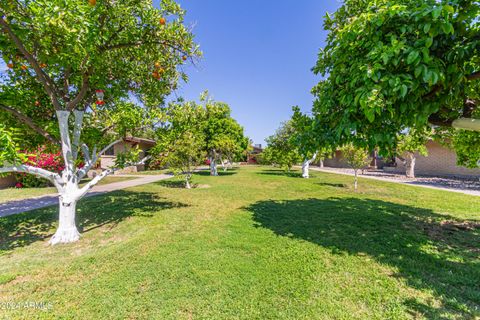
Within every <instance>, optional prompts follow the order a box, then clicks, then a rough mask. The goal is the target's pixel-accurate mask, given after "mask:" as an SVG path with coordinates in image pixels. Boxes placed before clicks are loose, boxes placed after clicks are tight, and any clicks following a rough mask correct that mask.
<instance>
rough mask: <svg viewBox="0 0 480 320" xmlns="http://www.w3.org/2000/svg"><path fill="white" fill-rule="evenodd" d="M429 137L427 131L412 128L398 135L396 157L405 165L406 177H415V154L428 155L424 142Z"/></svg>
mask: <svg viewBox="0 0 480 320" xmlns="http://www.w3.org/2000/svg"><path fill="white" fill-rule="evenodd" d="M429 137H430V134H429V132H428V131H423V130H421V131H419V130H413V129H412V130H409V131H408V132H404V133H401V134H399V135H398V140H399V141H398V144H397V157H398V158H399V159H400V160H402V161H403V163H404V165H405V169H406V172H405V175H406V176H407V178H415V161H416V154H420V155H422V156H426V155H428V150H427V146H426V143H427V141H428V139H429Z"/></svg>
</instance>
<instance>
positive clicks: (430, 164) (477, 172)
mask: <svg viewBox="0 0 480 320" xmlns="http://www.w3.org/2000/svg"><path fill="white" fill-rule="evenodd" d="M427 149H428V156H426V157H424V156H421V155H418V154H417V160H416V163H415V173H416V174H424V175H440V176H468V177H471V176H478V177H480V169H468V168H465V167H461V166H458V165H457V155H456V154H455V151H453V150H450V149H448V148H446V147H444V146H442V145H441V144H439V143H438V142H435V141H429V142H428V143H427ZM396 171H399V172H405V167H404V165H403V163H402V161H400V160H399V159H397V168H396Z"/></svg>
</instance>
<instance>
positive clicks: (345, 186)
mask: <svg viewBox="0 0 480 320" xmlns="http://www.w3.org/2000/svg"><path fill="white" fill-rule="evenodd" d="M315 184H317V185H319V186H322V187H333V188H347V187H348V185H347V184H345V183H329V182H317V183H315Z"/></svg>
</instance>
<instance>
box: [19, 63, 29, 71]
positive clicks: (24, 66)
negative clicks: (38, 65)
mask: <svg viewBox="0 0 480 320" xmlns="http://www.w3.org/2000/svg"><path fill="white" fill-rule="evenodd" d="M20 68H22V70H27V69H28V67H27V66H26V65H24V64H22V66H21V67H20Z"/></svg>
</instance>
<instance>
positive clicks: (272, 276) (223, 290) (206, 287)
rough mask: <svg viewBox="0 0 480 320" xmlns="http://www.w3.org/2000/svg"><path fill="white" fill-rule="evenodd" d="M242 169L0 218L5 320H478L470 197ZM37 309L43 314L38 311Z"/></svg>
mask: <svg viewBox="0 0 480 320" xmlns="http://www.w3.org/2000/svg"><path fill="white" fill-rule="evenodd" d="M311 175H312V178H311V179H309V180H306V179H301V178H299V173H294V174H289V175H285V174H284V173H283V172H281V171H279V170H276V169H272V168H260V167H248V168H246V167H242V168H240V169H237V170H234V171H229V172H227V173H226V174H223V173H221V176H220V177H209V176H208V173H207V172H200V173H199V174H197V175H196V176H195V178H194V181H195V182H196V183H197V184H199V188H196V189H192V190H184V189H179V188H174V187H175V186H176V184H175V183H172V182H171V181H169V182H165V181H163V182H162V181H161V182H157V183H153V184H150V185H144V186H138V187H134V188H130V189H127V190H122V191H116V192H114V193H110V194H108V195H103V196H98V197H93V198H88V199H85V200H83V201H82V202H81V204H80V205H79V208H78V210H79V218H78V221H79V225H80V226H81V229H82V230H83V237H82V239H81V240H80V242H78V243H75V244H71V245H63V246H56V247H50V246H48V245H47V243H46V241H47V239H48V238H49V237H50V236H51V235H52V233H53V232H54V228H55V215H56V208H47V209H42V210H36V211H33V212H29V213H25V214H20V215H16V216H10V217H6V218H0V236H1V239H0V240H1V246H0V250H2V251H1V252H3V254H2V255H1V256H0V283H1V285H0V302H2V303H3V302H17V303H24V302H32V301H33V302H37V303H39V302H40V303H41V302H44V303H50V306H51V307H50V308H46V309H45V310H36V309H33V308H26V309H23V308H21V309H15V310H2V311H1V312H2V313H3V314H4V315H5V316H6V318H10V317H11V318H24V319H32V318H45V319H50V318H65V319H411V318H414V319H422V318H428V319H478V317H480V225H479V223H480V197H473V196H467V195H462V194H456V193H449V192H445V191H437V190H430V189H422V188H418V187H411V186H405V185H399V184H393V183H388V182H381V181H374V180H368V179H360V183H359V192H357V193H354V192H353V190H352V187H351V183H352V177H349V176H343V175H335V174H331V173H321V172H312V173H311ZM47 306H48V305H47Z"/></svg>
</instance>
